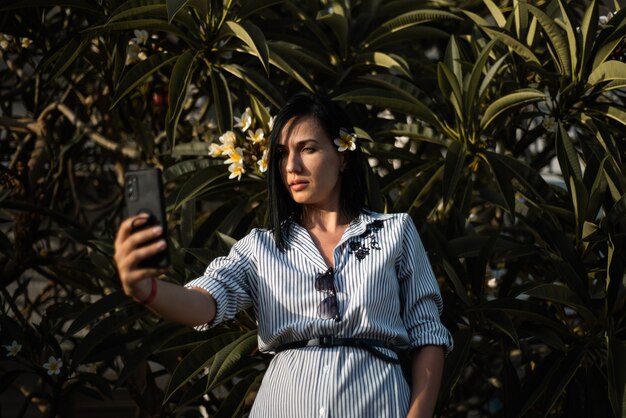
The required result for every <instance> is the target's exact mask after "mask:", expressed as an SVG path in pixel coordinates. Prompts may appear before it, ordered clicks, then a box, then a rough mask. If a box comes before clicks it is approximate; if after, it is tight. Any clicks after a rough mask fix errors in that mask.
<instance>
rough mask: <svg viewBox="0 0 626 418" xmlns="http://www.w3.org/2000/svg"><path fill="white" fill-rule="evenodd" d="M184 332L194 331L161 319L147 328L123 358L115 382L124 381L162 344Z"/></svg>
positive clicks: (120, 382)
mask: <svg viewBox="0 0 626 418" xmlns="http://www.w3.org/2000/svg"><path fill="white" fill-rule="evenodd" d="M185 332H195V331H190V330H188V329H186V328H185V327H183V326H182V325H180V324H176V323H173V322H169V321H163V322H161V323H159V324H158V325H157V326H156V327H155V328H151V329H149V331H148V332H147V333H146V335H145V337H142V338H141V343H140V345H139V346H138V347H135V348H134V349H133V350H132V351H131V353H130V354H129V355H128V358H127V359H125V361H124V368H123V369H122V371H121V372H120V374H119V378H118V380H117V384H119V385H121V384H122V383H123V382H125V381H126V379H128V378H129V377H130V376H131V375H132V373H133V372H134V371H135V370H137V367H139V366H141V365H142V364H145V362H146V361H147V360H148V358H150V356H152V355H154V353H156V352H158V350H159V349H160V348H161V347H162V346H163V345H164V344H167V343H168V342H169V341H170V340H172V339H173V338H176V337H178V336H180V335H181V334H183V333H185Z"/></svg>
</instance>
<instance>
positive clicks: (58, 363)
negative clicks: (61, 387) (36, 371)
mask: <svg viewBox="0 0 626 418" xmlns="http://www.w3.org/2000/svg"><path fill="white" fill-rule="evenodd" d="M62 366H63V360H61V359H57V358H55V357H54V356H50V358H49V359H48V362H47V363H44V364H43V368H44V369H46V370H48V375H50V376H52V375H53V374H59V373H61V367H62Z"/></svg>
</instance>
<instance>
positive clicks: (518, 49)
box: [481, 26, 541, 65]
mask: <svg viewBox="0 0 626 418" xmlns="http://www.w3.org/2000/svg"><path fill="white" fill-rule="evenodd" d="M481 29H482V30H484V31H485V33H487V35H489V37H490V38H491V39H496V40H498V41H500V42H502V43H503V44H504V45H506V46H507V47H509V48H510V49H511V50H512V51H513V52H515V53H516V54H517V55H519V56H520V57H522V58H524V59H525V60H526V61H530V62H533V63H536V64H537V65H541V62H540V61H539V58H537V56H536V55H535V54H534V52H533V51H532V50H530V49H529V48H528V47H527V46H526V45H524V44H523V43H521V42H520V41H518V40H517V39H515V38H513V37H512V36H510V35H508V34H506V33H504V32H500V31H498V30H495V29H491V28H489V27H486V26H481Z"/></svg>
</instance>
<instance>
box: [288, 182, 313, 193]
mask: <svg viewBox="0 0 626 418" xmlns="http://www.w3.org/2000/svg"><path fill="white" fill-rule="evenodd" d="M308 184H309V183H308V182H306V181H295V182H293V183H289V188H290V189H291V190H293V191H295V192H297V191H300V190H302V189H304V188H306V186H308Z"/></svg>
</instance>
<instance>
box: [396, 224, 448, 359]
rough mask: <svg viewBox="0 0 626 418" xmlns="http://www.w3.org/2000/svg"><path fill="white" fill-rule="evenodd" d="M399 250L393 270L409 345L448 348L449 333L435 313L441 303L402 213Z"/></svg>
mask: <svg viewBox="0 0 626 418" xmlns="http://www.w3.org/2000/svg"><path fill="white" fill-rule="evenodd" d="M402 222H403V226H402V232H403V233H402V253H401V255H400V257H399V259H398V265H397V271H398V279H399V282H400V293H401V295H400V297H401V302H402V321H403V322H404V326H405V327H406V329H407V332H408V335H409V343H410V344H411V347H420V346H423V345H441V346H443V347H444V349H445V351H446V354H447V353H448V352H449V351H450V350H452V346H453V342H452V336H451V335H450V332H449V331H448V330H447V328H446V327H445V326H444V325H443V324H442V323H441V320H440V319H439V316H440V315H441V312H442V310H443V302H442V300H441V293H440V291H439V285H438V284H437V281H436V280H435V275H434V274H433V269H432V267H431V266H430V262H429V261H428V257H427V256H426V251H425V250H424V246H423V245H422V241H421V240H420V237H419V235H418V233H417V229H416V228H415V225H414V224H413V220H412V219H411V218H410V217H409V215H408V214H403V219H402Z"/></svg>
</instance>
